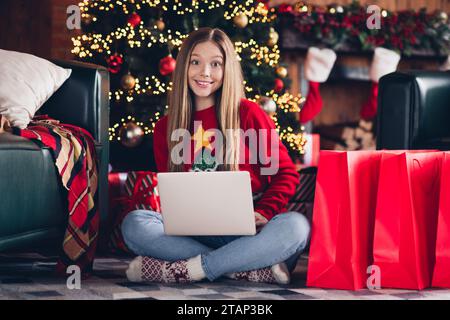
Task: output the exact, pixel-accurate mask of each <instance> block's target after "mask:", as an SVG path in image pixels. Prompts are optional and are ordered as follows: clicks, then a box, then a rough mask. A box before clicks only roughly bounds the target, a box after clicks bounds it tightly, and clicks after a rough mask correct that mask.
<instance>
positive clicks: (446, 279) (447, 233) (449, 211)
mask: <svg viewBox="0 0 450 320" xmlns="http://www.w3.org/2000/svg"><path fill="white" fill-rule="evenodd" d="M432 286H433V287H444V288H450V152H446V153H445V154H444V159H443V161H442V171H441V191H440V199H439V214H438V227H437V236H436V260H435V266H434V272H433V281H432Z"/></svg>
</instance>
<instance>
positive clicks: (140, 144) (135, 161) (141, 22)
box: [72, 0, 306, 170]
mask: <svg viewBox="0 0 450 320" xmlns="http://www.w3.org/2000/svg"><path fill="white" fill-rule="evenodd" d="M79 6H80V10H81V13H82V29H83V35H81V36H79V37H77V38H74V39H72V40H73V44H74V48H73V50H72V52H73V53H74V54H75V55H76V56H77V58H78V59H80V60H82V61H86V62H92V63H95V64H99V65H104V66H106V67H107V68H108V70H109V71H110V75H111V92H110V99H111V107H110V141H111V157H110V158H111V164H112V166H113V168H114V169H115V170H127V169H128V170H130V169H135V170H136V169H141V170H144V169H154V167H151V166H150V167H149V165H151V157H152V152H151V142H152V137H151V135H152V132H153V128H154V125H155V123H156V122H157V120H158V119H159V118H160V117H161V116H162V115H164V112H165V110H166V108H167V92H168V91H169V90H170V89H171V82H170V81H171V73H172V71H173V70H174V68H175V59H176V56H177V52H178V49H179V47H180V46H181V43H182V41H183V39H184V38H186V37H187V35H188V34H189V33H190V32H191V31H193V30H195V29H198V28H200V27H213V28H214V27H215V28H220V29H222V30H223V31H225V32H226V33H227V34H228V36H229V37H230V38H231V39H232V41H233V42H234V44H235V49H236V53H237V55H238V56H239V60H240V61H241V65H242V69H243V71H244V79H245V80H244V84H245V89H246V97H247V98H248V99H250V100H253V101H256V102H258V103H259V104H260V105H261V106H262V107H263V108H264V109H265V110H266V111H267V112H268V113H269V114H270V115H271V117H272V119H273V120H274V121H275V123H276V126H277V128H278V129H279V134H280V137H281V139H282V141H283V143H285V145H286V146H287V148H288V150H289V152H290V154H291V156H292V157H293V158H298V157H299V156H301V154H302V153H303V146H304V144H305V142H306V141H305V139H304V135H303V134H302V132H301V127H300V125H299V122H298V120H297V113H298V112H299V111H300V108H299V104H300V103H301V102H303V98H302V97H301V96H300V95H298V96H293V95H291V94H289V93H288V92H287V89H288V88H289V84H290V81H289V78H288V76H287V69H286V66H285V65H284V64H283V63H282V62H281V59H280V50H279V47H278V44H277V43H278V38H279V37H278V33H277V32H276V31H275V29H274V26H275V19H276V14H275V10H274V9H270V8H269V7H268V5H267V1H254V0H246V1H224V0H210V1H195V0H193V1H177V0H164V1H163V0H159V1H158V0H128V1H127V0H96V1H94V0H92V1H89V0H84V1H83V2H81V3H80V4H79Z"/></svg>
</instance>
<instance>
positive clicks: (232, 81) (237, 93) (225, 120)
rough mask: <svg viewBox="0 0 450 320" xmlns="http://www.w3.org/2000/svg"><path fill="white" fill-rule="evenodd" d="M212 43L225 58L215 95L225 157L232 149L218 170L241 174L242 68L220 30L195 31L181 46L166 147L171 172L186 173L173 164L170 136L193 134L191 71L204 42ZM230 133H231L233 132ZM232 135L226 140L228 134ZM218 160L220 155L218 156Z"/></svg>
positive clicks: (175, 74) (173, 142) (243, 96)
mask: <svg viewBox="0 0 450 320" xmlns="http://www.w3.org/2000/svg"><path fill="white" fill-rule="evenodd" d="M207 41H212V42H214V43H215V44H216V45H217V46H218V47H219V49H220V50H221V52H222V54H223V56H224V73H223V84H222V87H221V88H220V89H218V90H217V91H216V93H215V112H216V117H217V123H218V126H219V128H218V129H219V130H220V131H221V132H222V136H223V142H224V143H223V150H222V152H223V155H225V154H226V152H225V146H228V148H229V154H227V156H226V157H225V159H224V161H223V165H219V167H218V170H224V171H237V170H239V135H238V134H236V132H237V131H238V130H237V129H239V128H240V118H239V105H240V100H241V98H245V93H244V84H243V75H242V68H241V65H240V63H239V61H238V59H237V55H236V52H235V50H234V45H233V43H232V42H231V40H230V38H229V37H228V36H227V35H226V34H225V32H223V31H222V30H220V29H216V28H215V29H212V28H200V29H198V30H196V31H193V32H192V33H191V34H190V35H189V36H188V37H187V38H186V39H185V40H184V41H183V44H182V45H181V48H180V51H179V53H178V55H177V59H176V67H175V71H174V72H173V75H172V83H173V85H172V91H171V92H170V93H169V96H168V105H169V110H168V124H167V129H168V130H167V145H168V146H169V157H168V168H169V171H184V168H183V167H184V164H178V165H177V164H174V163H173V162H172V161H171V157H170V154H171V151H172V148H173V147H174V146H175V145H176V144H177V143H178V142H177V141H171V139H170V136H171V133H172V132H173V131H174V130H176V129H186V130H190V128H191V125H192V123H193V113H194V112H195V106H194V104H193V96H192V94H193V93H192V91H191V90H190V88H189V86H188V79H187V75H188V68H189V62H190V58H191V54H192V51H193V50H194V48H195V46H196V45H197V44H199V43H202V42H207ZM230 129H231V130H232V131H230ZM225 130H227V131H228V132H233V133H234V134H233V135H232V136H227V135H226V131H225ZM216 156H217V152H216Z"/></svg>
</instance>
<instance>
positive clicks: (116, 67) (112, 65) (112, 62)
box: [106, 53, 123, 74]
mask: <svg viewBox="0 0 450 320" xmlns="http://www.w3.org/2000/svg"><path fill="white" fill-rule="evenodd" d="M106 62H107V63H108V70H109V72H111V73H113V74H116V73H119V71H120V69H121V68H122V64H123V58H122V57H121V56H119V55H118V54H117V53H116V54H115V55H112V56H110V57H109V58H107V59H106Z"/></svg>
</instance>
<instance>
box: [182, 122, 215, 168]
mask: <svg viewBox="0 0 450 320" xmlns="http://www.w3.org/2000/svg"><path fill="white" fill-rule="evenodd" d="M213 137H214V132H211V131H208V130H207V131H205V130H203V126H202V125H201V124H200V125H199V126H198V128H197V131H196V132H195V133H194V134H193V135H192V140H193V141H194V163H193V164H192V168H191V169H190V170H189V171H196V172H199V171H216V170H217V166H218V163H217V161H216V158H215V156H214V155H213V154H212V153H213V147H212V144H211V138H213Z"/></svg>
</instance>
